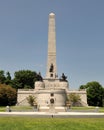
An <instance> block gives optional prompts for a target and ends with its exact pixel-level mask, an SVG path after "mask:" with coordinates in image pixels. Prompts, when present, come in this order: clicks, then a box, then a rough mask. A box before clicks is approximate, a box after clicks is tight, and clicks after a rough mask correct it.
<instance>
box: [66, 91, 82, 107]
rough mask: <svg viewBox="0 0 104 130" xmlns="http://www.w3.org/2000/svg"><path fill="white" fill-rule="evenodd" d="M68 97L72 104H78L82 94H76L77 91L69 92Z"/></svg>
mask: <svg viewBox="0 0 104 130" xmlns="http://www.w3.org/2000/svg"><path fill="white" fill-rule="evenodd" d="M68 99H69V101H70V102H71V105H72V106H77V105H78V103H79V101H80V100H81V99H80V96H79V95H78V94H76V93H71V94H69V95H68Z"/></svg>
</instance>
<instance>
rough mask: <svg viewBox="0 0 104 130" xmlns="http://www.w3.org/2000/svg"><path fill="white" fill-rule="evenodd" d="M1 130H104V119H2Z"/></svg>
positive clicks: (0, 122)
mask: <svg viewBox="0 0 104 130" xmlns="http://www.w3.org/2000/svg"><path fill="white" fill-rule="evenodd" d="M0 130H104V118H34V117H0Z"/></svg>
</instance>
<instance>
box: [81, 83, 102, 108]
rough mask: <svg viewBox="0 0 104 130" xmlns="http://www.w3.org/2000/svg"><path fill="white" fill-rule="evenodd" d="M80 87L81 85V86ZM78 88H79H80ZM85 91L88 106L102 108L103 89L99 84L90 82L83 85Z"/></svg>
mask: <svg viewBox="0 0 104 130" xmlns="http://www.w3.org/2000/svg"><path fill="white" fill-rule="evenodd" d="M81 86H82V85H81ZM81 86H80V88H82V87H81ZM83 86H84V89H85V88H86V90H87V102H88V105H90V106H103V99H104V88H103V87H102V85H101V84H100V83H99V82H96V81H92V82H88V83H87V84H86V85H83Z"/></svg>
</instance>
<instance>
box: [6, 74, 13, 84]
mask: <svg viewBox="0 0 104 130" xmlns="http://www.w3.org/2000/svg"><path fill="white" fill-rule="evenodd" d="M5 84H7V85H8V84H9V85H11V84H12V78H11V75H10V73H9V72H7V73H6V77H5Z"/></svg>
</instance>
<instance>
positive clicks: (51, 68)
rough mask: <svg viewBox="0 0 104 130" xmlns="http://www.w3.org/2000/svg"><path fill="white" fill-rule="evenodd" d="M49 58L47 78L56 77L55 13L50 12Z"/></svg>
mask: <svg viewBox="0 0 104 130" xmlns="http://www.w3.org/2000/svg"><path fill="white" fill-rule="evenodd" d="M48 29H49V30H48V60H47V73H46V78H53V79H54V78H56V74H57V67H56V32H55V14H54V13H50V14H49V28H48Z"/></svg>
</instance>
